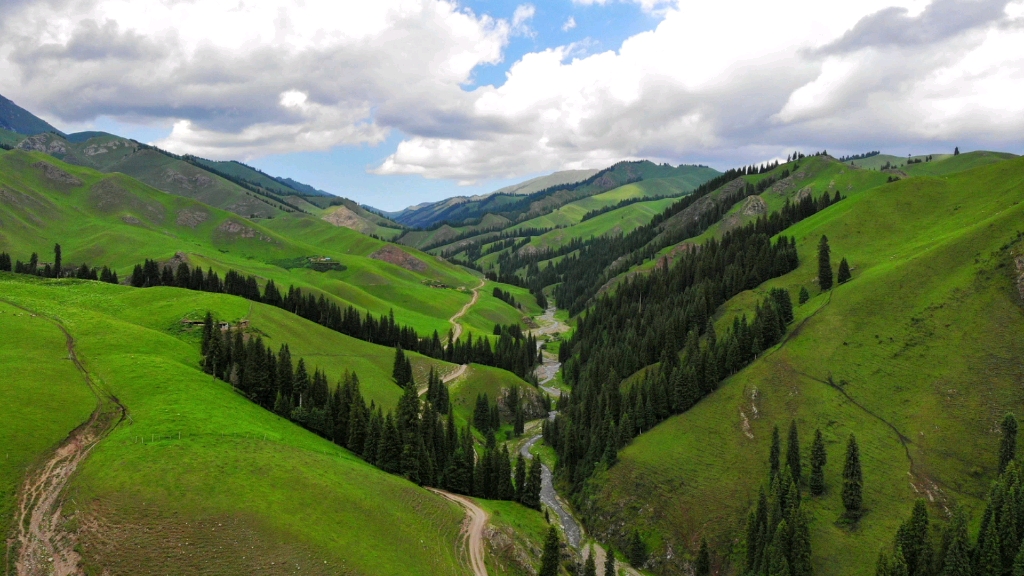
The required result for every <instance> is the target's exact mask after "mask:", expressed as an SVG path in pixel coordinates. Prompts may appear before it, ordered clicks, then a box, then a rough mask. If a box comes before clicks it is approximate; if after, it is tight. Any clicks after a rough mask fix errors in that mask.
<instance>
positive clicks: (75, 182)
mask: <svg viewBox="0 0 1024 576" xmlns="http://www.w3.org/2000/svg"><path fill="white" fill-rule="evenodd" d="M32 167H33V168H39V169H40V170H42V171H43V176H44V177H45V178H46V179H47V180H52V181H53V182H56V183H58V184H64V185H67V186H81V185H82V181H81V180H79V179H78V178H75V177H74V176H72V175H71V174H68V173H67V172H65V171H63V170H61V169H60V168H57V167H56V166H54V165H53V164H50V163H48V162H42V161H40V162H36V163H35V164H33V165H32Z"/></svg>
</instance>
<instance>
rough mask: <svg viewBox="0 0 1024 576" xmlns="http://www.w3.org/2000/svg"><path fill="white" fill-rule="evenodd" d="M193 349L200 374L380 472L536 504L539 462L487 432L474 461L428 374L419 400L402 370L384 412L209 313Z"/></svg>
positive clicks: (348, 379)
mask: <svg viewBox="0 0 1024 576" xmlns="http://www.w3.org/2000/svg"><path fill="white" fill-rule="evenodd" d="M200 350H201V353H202V362H201V365H202V368H203V370H204V371H205V372H206V373H208V374H211V375H212V376H214V377H216V378H218V379H220V380H223V381H225V382H228V383H230V384H231V385H232V386H234V387H235V388H236V389H237V390H238V391H239V392H240V393H242V394H243V395H245V396H246V397H247V398H249V399H250V400H251V401H253V402H254V403H256V404H258V405H260V406H261V407H263V408H265V409H267V410H271V411H273V412H275V413H276V414H278V415H280V416H282V417H284V418H287V419H289V420H291V421H292V422H295V423H296V424H299V425H300V426H302V427H304V428H306V429H308V430H310V431H312V432H314V433H316V434H318V435H320V436H321V437H323V438H325V439H327V440H330V441H332V442H334V443H335V444H337V445H339V446H342V447H344V448H347V449H348V450H350V451H351V452H353V453H355V454H357V455H358V456H360V457H361V458H363V459H364V460H365V461H366V462H368V463H370V464H372V465H374V466H376V467H378V468H380V469H381V470H384V471H385V472H389V473H391V474H396V475H400V476H403V477H405V478H407V479H408V480H410V481H412V482H415V483H417V484H420V485H423V486H433V487H437V488H442V489H444V490H449V491H452V492H457V493H460V494H468V495H473V496H478V497H481V498H490V499H501V500H515V501H518V502H521V503H523V504H524V505H527V506H530V507H533V508H537V509H539V507H540V474H541V470H540V463H539V460H537V459H534V460H535V461H536V464H531V466H530V468H529V470H527V467H526V463H525V460H524V459H523V458H522V456H521V455H520V457H519V458H518V460H517V461H516V462H515V465H514V466H513V464H512V461H511V458H510V456H509V453H508V448H507V447H503V448H502V449H500V450H499V449H497V448H496V447H495V441H494V437H493V435H490V436H489V438H488V442H487V446H486V447H485V449H484V450H483V452H482V454H481V455H480V456H479V457H478V456H477V451H476V447H475V442H474V438H473V434H472V433H471V431H470V428H469V426H465V427H459V426H457V425H456V423H455V417H454V413H453V411H452V407H451V405H450V402H448V396H447V390H445V392H440V390H439V389H438V388H439V387H441V388H444V384H443V382H441V380H440V378H439V377H438V375H437V374H436V373H435V372H434V371H433V369H431V373H430V375H429V376H428V392H427V395H426V396H427V397H426V399H425V400H421V399H420V396H419V394H418V391H417V386H416V383H415V379H414V378H413V377H412V375H411V371H410V372H408V373H406V372H405V371H404V368H403V370H402V371H401V373H400V377H402V378H403V381H402V382H401V384H402V389H403V393H402V397H401V399H400V400H399V402H398V406H397V407H396V409H395V410H394V411H393V412H392V411H387V412H385V411H384V410H383V409H382V407H380V406H377V405H375V404H374V403H373V402H370V403H369V404H367V402H366V400H365V399H364V398H363V395H362V393H361V391H360V389H359V377H358V376H357V375H356V374H355V373H353V372H346V373H345V374H344V376H343V377H342V379H341V381H340V382H339V383H338V384H337V386H335V388H334V391H333V392H331V390H330V387H329V385H328V379H327V375H326V374H325V373H324V372H323V371H321V370H320V369H318V368H317V369H314V370H313V372H312V374H310V372H309V367H307V366H306V363H305V361H304V360H303V359H302V358H300V359H298V361H297V362H294V361H293V359H292V356H291V351H290V349H289V347H288V345H287V344H283V345H282V346H281V348H280V349H279V350H278V352H277V353H276V354H275V353H274V352H273V350H271V349H270V348H269V347H267V346H265V345H264V344H263V340H262V338H261V337H259V336H249V335H246V334H245V333H244V331H243V330H241V329H240V328H238V327H234V328H228V329H223V328H221V325H220V323H218V322H216V321H215V320H214V318H213V315H212V314H211V313H209V312H208V313H207V314H206V317H205V318H204V320H203V331H202V339H201V346H200ZM400 358H401V357H400V355H399V354H398V351H396V362H395V364H396V367H397V366H399V365H400V364H401V365H402V366H405V365H406V361H407V359H401V360H400ZM396 372H398V370H396ZM405 374H408V375H407V376H405ZM439 409H446V412H443V411H441V410H439Z"/></svg>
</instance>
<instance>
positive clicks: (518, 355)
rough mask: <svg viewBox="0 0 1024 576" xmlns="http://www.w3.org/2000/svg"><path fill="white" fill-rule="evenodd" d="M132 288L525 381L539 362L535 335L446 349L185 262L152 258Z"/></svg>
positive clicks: (469, 341) (387, 319)
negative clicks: (185, 294) (212, 299)
mask: <svg viewBox="0 0 1024 576" xmlns="http://www.w3.org/2000/svg"><path fill="white" fill-rule="evenodd" d="M130 283H131V285H132V286H135V287H138V288H146V287H151V286H174V287H178V288H186V289H189V290H200V291H204V292H216V293H224V294H230V295H232V296H240V297H242V298H246V299H248V300H252V301H254V302H262V303H264V304H269V305H271V306H276V307H278V308H282V309H284V310H287V311H288V312H291V313H293V314H296V315H298V316H301V317H303V318H305V319H307V320H309V321H311V322H316V323H317V324H320V325H321V326H324V327H326V328H329V329H331V330H334V331H335V332H340V333H342V334H345V335H346V336H351V337H353V338H357V339H359V340H363V341H366V342H370V343H372V344H379V345H381V346H388V347H396V346H400V347H402V348H403V349H404V350H407V351H414V352H419V353H420V354H423V355H425V356H429V357H431V358H437V359H439V360H445V361H446V362H454V363H456V364H468V363H477V364H484V365H487V366H494V367H497V368H503V369H505V370H509V371H510V372H513V373H514V374H516V375H517V376H519V377H521V378H524V379H528V378H531V377H532V370H533V367H534V366H536V365H537V363H538V360H537V358H538V353H537V352H536V350H537V341H536V338H534V337H533V335H532V334H527V335H524V334H523V333H522V332H521V331H519V332H514V331H509V330H504V331H502V332H501V333H500V335H498V341H497V342H496V343H495V344H494V346H493V347H492V346H491V342H490V340H489V339H487V338H483V337H481V338H479V339H477V340H476V341H475V342H474V340H473V335H472V333H470V334H469V335H468V337H467V338H466V339H465V340H466V341H463V340H462V339H459V340H456V341H452V340H453V339H452V334H451V333H450V332H449V336H448V343H447V345H444V344H442V343H441V338H440V336H439V335H438V333H437V331H436V330H435V331H434V333H433V335H432V336H431V337H429V338H427V337H422V336H420V335H419V334H417V333H416V330H415V329H414V328H412V327H411V326H403V325H399V324H398V323H397V322H396V321H395V316H394V312H390V313H388V314H387V315H384V314H381V315H380V317H374V316H373V315H372V314H371V313H370V312H369V311H367V312H366V314H365V315H362V314H360V313H359V311H358V310H356V309H355V307H353V306H348V307H347V308H345V309H344V310H343V309H342V308H341V307H340V306H339V305H338V304H337V303H335V302H332V301H330V300H328V299H327V298H326V297H325V296H324V295H323V294H321V295H320V296H319V297H317V296H314V295H313V294H310V293H303V292H302V290H301V289H300V288H296V287H295V286H289V287H288V290H287V292H282V291H281V290H280V289H279V288H278V287H277V285H276V284H275V283H274V281H273V280H267V281H266V284H265V285H264V287H263V289H262V290H261V289H260V286H259V282H258V281H257V279H256V277H255V276H252V275H249V276H243V275H242V274H240V273H238V272H236V271H234V270H229V271H228V272H227V274H225V275H224V279H223V281H222V280H221V279H220V276H219V275H218V274H217V273H216V272H215V271H213V269H212V268H211V269H208V271H207V272H206V273H205V274H204V273H203V270H202V268H201V267H199V266H196V267H195V268H192V267H190V266H189V265H188V263H186V262H181V263H179V264H178V265H177V267H175V268H172V267H171V266H170V265H164V266H162V267H161V266H160V265H159V263H157V262H156V261H155V260H149V259H147V260H146V261H145V262H144V263H143V264H136V265H135V268H134V269H133V271H132V275H131V279H130Z"/></svg>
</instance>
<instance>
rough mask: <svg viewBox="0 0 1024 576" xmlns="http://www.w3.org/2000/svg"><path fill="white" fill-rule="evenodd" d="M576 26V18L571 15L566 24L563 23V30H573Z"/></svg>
mask: <svg viewBox="0 0 1024 576" xmlns="http://www.w3.org/2000/svg"><path fill="white" fill-rule="evenodd" d="M575 27H576V19H575V18H573V17H572V16H569V19H568V20H566V21H565V24H562V32H568V31H569V30H572V29H573V28H575Z"/></svg>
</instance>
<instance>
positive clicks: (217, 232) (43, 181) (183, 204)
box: [0, 151, 476, 334]
mask: <svg viewBox="0 0 1024 576" xmlns="http://www.w3.org/2000/svg"><path fill="white" fill-rule="evenodd" d="M45 166H51V167H52V168H51V169H49V170H50V172H47V171H46V170H47V169H44V168H45ZM54 170H56V172H54ZM48 173H49V174H50V175H49V176H48V175H47V174H48ZM0 187H2V189H3V194H4V202H3V204H0V221H2V222H3V224H4V225H3V227H2V228H0V250H3V251H6V252H9V253H10V254H11V255H12V257H13V258H15V259H21V260H28V255H29V253H31V252H39V253H40V254H41V255H42V257H41V259H42V260H43V261H47V260H48V259H49V258H50V255H51V250H52V247H53V244H54V243H58V242H59V243H61V244H62V247H63V249H64V262H65V263H67V264H75V265H77V264H78V263H80V262H83V261H84V262H88V263H89V264H91V265H104V264H107V265H110V266H112V267H114V268H115V269H117V270H118V272H119V274H120V275H121V276H122V278H125V277H126V276H127V275H128V274H129V273H130V271H131V267H132V266H133V265H134V264H136V263H140V262H142V261H143V260H144V259H146V258H154V259H159V260H166V259H169V258H171V257H173V256H174V255H175V254H177V253H181V254H183V255H184V256H185V257H186V258H188V259H189V260H191V261H192V262H193V263H198V264H201V265H203V266H204V267H208V266H212V267H213V268H214V269H215V270H218V271H219V272H220V273H221V274H222V275H223V273H224V272H226V271H227V270H228V269H235V270H239V271H242V272H245V273H248V274H254V275H256V276H258V277H259V278H261V279H273V280H274V281H275V282H276V283H277V284H278V285H279V286H283V287H287V286H288V285H292V284H294V285H296V286H298V287H300V288H304V289H307V290H310V289H312V290H314V293H316V292H320V293H324V294H326V295H329V296H332V297H334V298H336V299H337V300H338V301H339V303H340V304H342V305H343V306H345V305H353V306H355V307H357V308H360V309H363V310H369V311H371V312H373V313H374V314H387V313H388V312H389V311H391V310H394V313H395V316H396V318H397V320H398V321H399V322H400V323H403V324H409V325H412V326H413V327H415V328H416V329H417V330H418V331H419V332H420V333H424V334H430V333H431V332H432V331H433V330H438V332H439V333H442V334H443V333H445V332H447V330H448V318H449V317H451V316H452V315H453V314H455V313H456V312H457V311H458V310H459V309H461V308H462V306H463V305H464V304H465V303H466V302H468V301H469V299H470V294H469V293H468V292H465V291H462V292H460V291H458V290H457V288H459V287H467V288H468V287H471V286H475V282H476V280H475V278H474V276H473V275H471V274H469V273H467V272H466V271H464V270H462V269H461V268H458V267H455V266H452V265H450V264H447V263H445V262H442V261H440V260H438V259H436V258H435V257H433V256H429V255H426V254H423V253H420V252H417V251H415V250H414V249H412V248H405V247H399V246H396V245H393V244H387V243H384V242H381V241H378V240H374V239H372V238H369V237H367V236H363V235H361V234H359V233H356V232H354V231H352V230H349V229H347V228H339V227H336V226H332V225H330V224H328V223H327V222H323V221H319V220H317V219H314V218H307V217H303V218H297V217H293V216H287V217H281V218H274V219H270V220H262V221H260V222H259V223H255V222H250V221H247V220H244V219H241V218H239V217H237V216H235V215H233V214H230V213H228V212H224V211H221V210H217V209H215V208H211V207H208V206H205V205H202V204H199V203H197V202H195V201H192V200H190V199H187V198H183V197H179V196H173V195H170V194H165V193H162V192H160V191H158V190H155V189H153V188H150V187H148V186H145V185H143V184H141V183H139V182H137V181H135V180H132V179H130V178H128V177H126V176H123V175H104V174H101V173H98V172H95V171H93V170H90V169H85V168H80V167H74V166H69V165H66V164H62V163H60V162H58V161H56V160H54V159H52V158H50V157H48V156H44V155H42V154H34V153H33V154H30V153H26V152H22V151H12V152H4V153H0ZM382 251H383V252H382ZM375 255H376V257H370V256H375ZM311 256H328V257H331V258H332V259H333V260H335V261H337V262H340V263H341V264H343V265H344V266H345V269H344V270H343V271H340V272H329V273H318V272H313V271H312V270H310V269H308V268H304V267H303V263H304V262H305V260H306V258H308V257H311ZM432 286H447V287H448V288H438V287H432Z"/></svg>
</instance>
